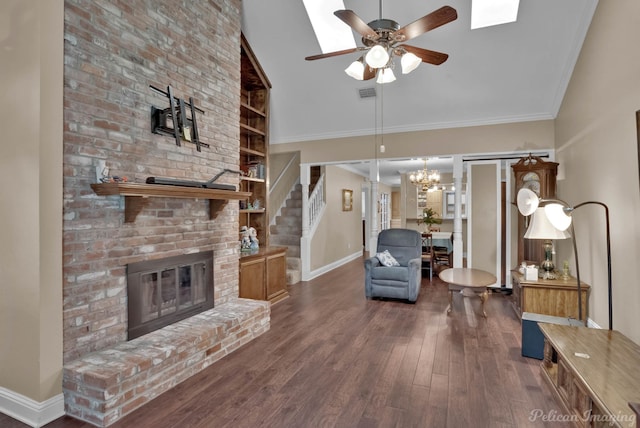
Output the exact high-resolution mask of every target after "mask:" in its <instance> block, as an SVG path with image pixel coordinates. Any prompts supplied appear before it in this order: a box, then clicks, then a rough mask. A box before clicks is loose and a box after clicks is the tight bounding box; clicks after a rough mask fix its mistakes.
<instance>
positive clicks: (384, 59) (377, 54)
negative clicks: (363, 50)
mask: <svg viewBox="0 0 640 428" xmlns="http://www.w3.org/2000/svg"><path fill="white" fill-rule="evenodd" d="M364 59H365V61H367V64H369V66H370V67H371V68H382V67H384V66H385V65H387V63H388V62H389V54H388V53H387V50H386V49H385V48H383V47H382V46H380V45H375V46H374V47H372V48H371V49H370V50H369V52H367V55H366V56H365V57H364Z"/></svg>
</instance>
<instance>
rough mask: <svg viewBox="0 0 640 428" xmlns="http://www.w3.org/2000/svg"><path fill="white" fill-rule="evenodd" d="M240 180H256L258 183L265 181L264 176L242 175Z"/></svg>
mask: <svg viewBox="0 0 640 428" xmlns="http://www.w3.org/2000/svg"><path fill="white" fill-rule="evenodd" d="M240 180H243V181H254V182H256V183H264V178H256V177H240Z"/></svg>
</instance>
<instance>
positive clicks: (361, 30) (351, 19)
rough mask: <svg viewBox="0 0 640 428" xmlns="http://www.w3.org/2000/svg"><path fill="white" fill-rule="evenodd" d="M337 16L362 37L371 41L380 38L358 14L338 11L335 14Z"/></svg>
mask: <svg viewBox="0 0 640 428" xmlns="http://www.w3.org/2000/svg"><path fill="white" fill-rule="evenodd" d="M333 14H334V15H335V16H337V17H338V18H340V19H341V20H342V22H344V23H345V24H347V25H348V26H349V27H351V28H353V30H354V31H355V32H357V33H358V34H360V35H361V36H362V37H366V38H367V39H371V40H378V38H379V37H380V36H379V35H378V33H376V32H375V31H373V28H371V27H369V26H368V25H367V23H366V22H364V21H363V20H362V19H361V18H360V17H359V16H358V15H356V13H355V12H354V11H352V10H349V9H345V10H336V11H335V12H333Z"/></svg>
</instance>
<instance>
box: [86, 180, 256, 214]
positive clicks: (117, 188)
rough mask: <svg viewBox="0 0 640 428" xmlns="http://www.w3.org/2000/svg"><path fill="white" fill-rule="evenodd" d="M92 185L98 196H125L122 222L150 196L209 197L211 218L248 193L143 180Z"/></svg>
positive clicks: (140, 209) (139, 208)
mask: <svg viewBox="0 0 640 428" xmlns="http://www.w3.org/2000/svg"><path fill="white" fill-rule="evenodd" d="M91 188H92V189H93V191H94V192H95V193H96V195H98V196H111V195H120V196H124V197H125V198H124V221H125V223H132V222H134V221H135V219H136V217H137V216H138V214H139V213H140V211H142V208H144V206H145V205H146V204H147V202H148V201H149V198H189V199H208V200H209V218H210V219H211V220H213V219H214V218H216V216H217V215H218V212H219V211H220V210H221V209H222V208H223V207H224V205H226V203H227V201H229V200H233V199H248V198H250V197H251V192H236V191H233V190H220V189H205V188H200V187H183V186H166V185H161V184H146V183H94V184H92V185H91Z"/></svg>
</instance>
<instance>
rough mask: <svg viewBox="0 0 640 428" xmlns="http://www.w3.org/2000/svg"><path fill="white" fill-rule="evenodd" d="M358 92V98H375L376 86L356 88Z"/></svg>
mask: <svg viewBox="0 0 640 428" xmlns="http://www.w3.org/2000/svg"><path fill="white" fill-rule="evenodd" d="M358 93H359V94H360V98H375V97H376V88H375V87H371V88H360V89H358Z"/></svg>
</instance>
